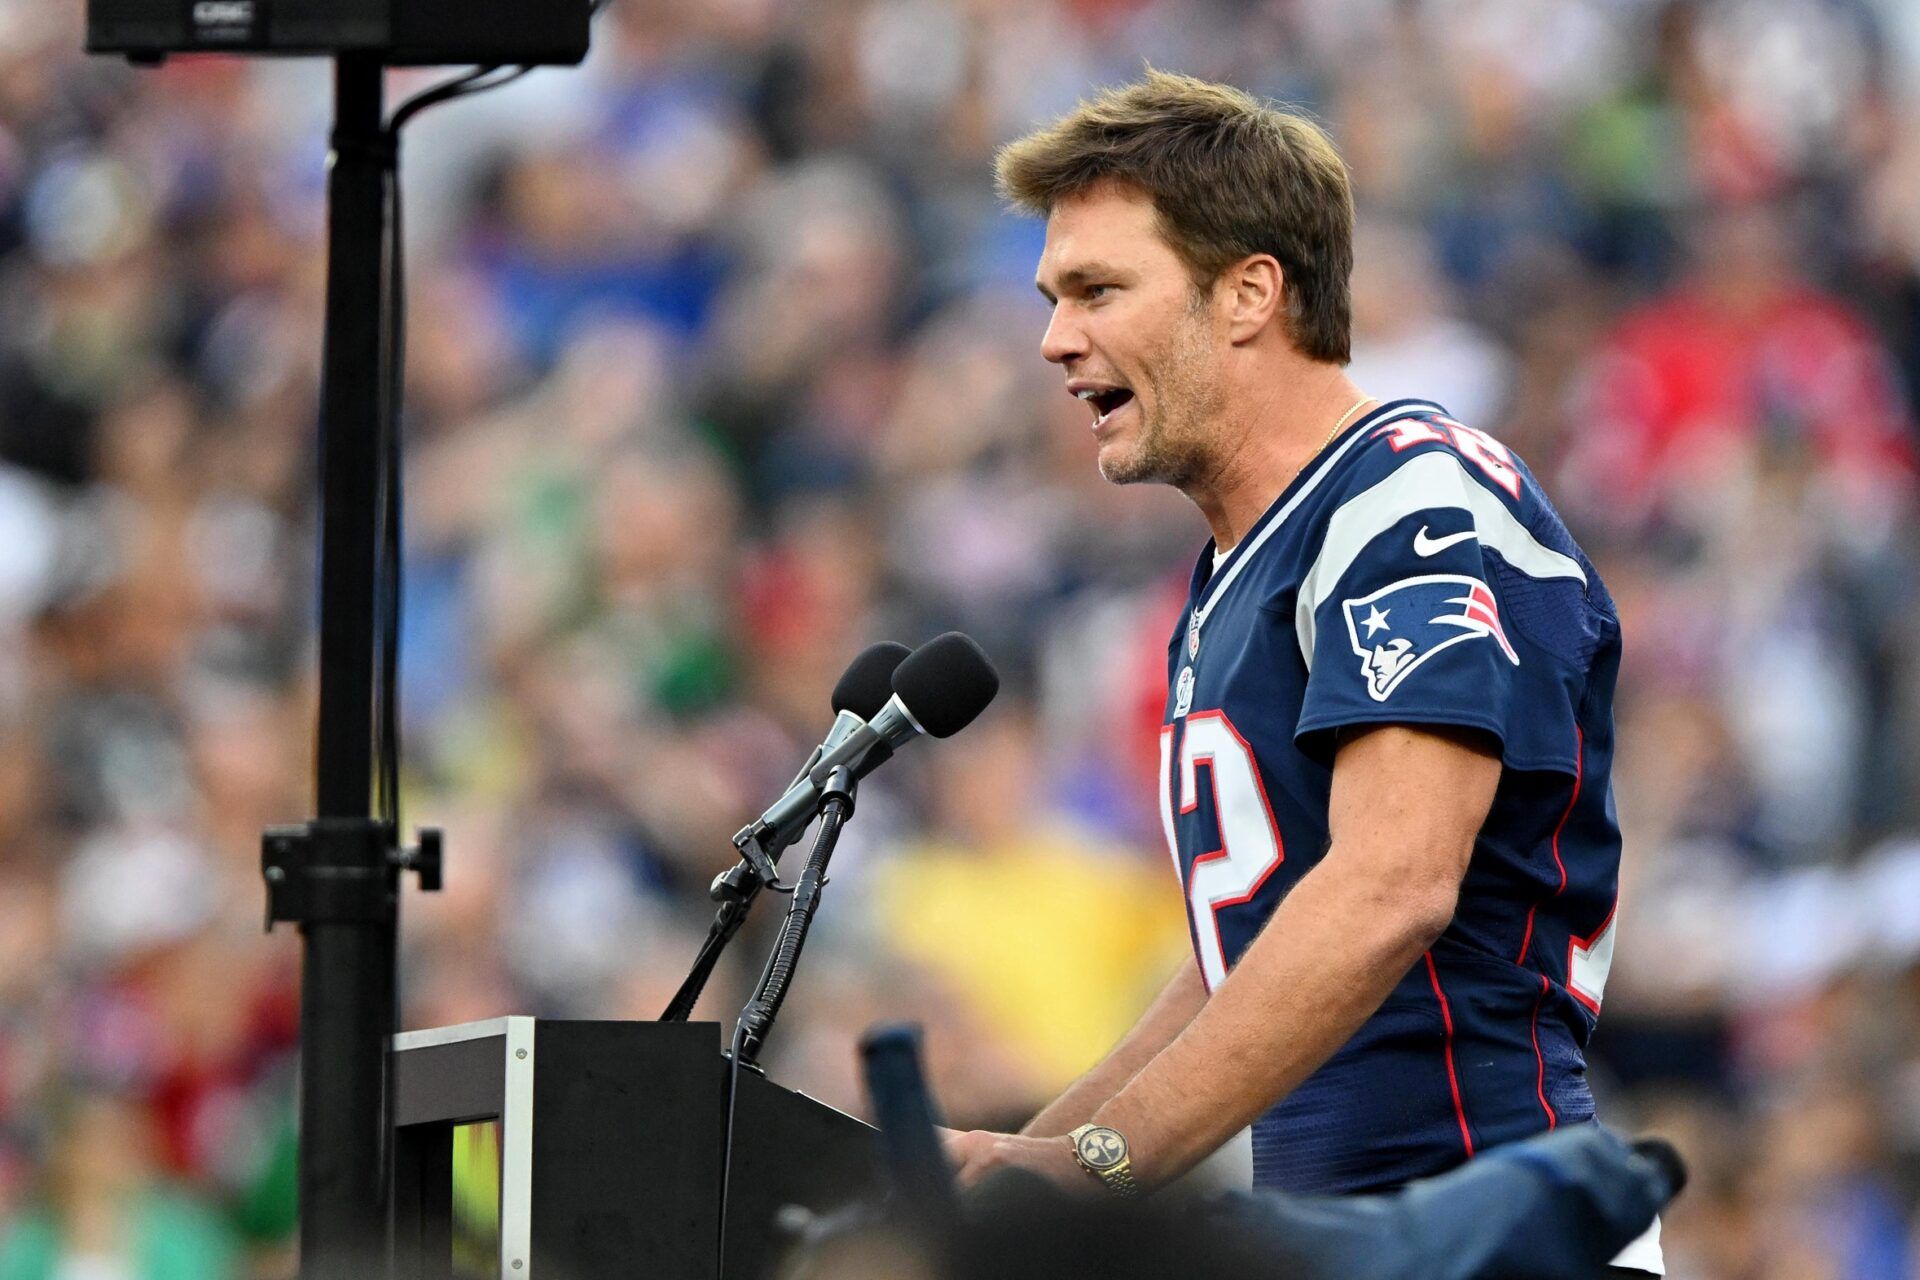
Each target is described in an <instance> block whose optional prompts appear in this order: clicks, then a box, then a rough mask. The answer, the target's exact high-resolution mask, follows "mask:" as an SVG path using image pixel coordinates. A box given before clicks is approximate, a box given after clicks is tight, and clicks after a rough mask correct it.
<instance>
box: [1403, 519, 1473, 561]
mask: <svg viewBox="0 0 1920 1280" xmlns="http://www.w3.org/2000/svg"><path fill="white" fill-rule="evenodd" d="M1479 536H1480V532H1479V530H1477V529H1467V530H1463V531H1462V532H1460V533H1450V534H1448V535H1447V536H1446V537H1444V538H1429V537H1428V536H1427V526H1425V525H1421V526H1420V532H1418V533H1416V534H1414V535H1413V553H1414V554H1415V555H1417V556H1437V555H1439V554H1440V553H1441V552H1442V551H1445V550H1446V549H1447V548H1448V547H1450V546H1452V545H1453V544H1454V543H1456V542H1467V541H1470V540H1472V539H1474V538H1478V537H1479Z"/></svg>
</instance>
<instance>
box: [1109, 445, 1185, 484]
mask: <svg viewBox="0 0 1920 1280" xmlns="http://www.w3.org/2000/svg"><path fill="white" fill-rule="evenodd" d="M1098 462H1099V467H1100V476H1101V478H1102V479H1104V480H1105V481H1106V482H1107V483H1108V484H1175V483H1177V481H1176V480H1175V479H1174V478H1173V477H1171V476H1170V475H1169V474H1168V473H1167V472H1168V469H1167V468H1166V466H1164V465H1163V463H1162V460H1161V459H1158V458H1155V457H1154V456H1153V455H1152V454H1150V453H1148V452H1147V451H1146V450H1143V449H1140V448H1137V447H1128V446H1126V445H1123V444H1121V443H1120V442H1119V441H1117V440H1115V441H1111V442H1109V443H1108V444H1106V445H1104V446H1102V447H1101V450H1100V454H1099V459H1098Z"/></svg>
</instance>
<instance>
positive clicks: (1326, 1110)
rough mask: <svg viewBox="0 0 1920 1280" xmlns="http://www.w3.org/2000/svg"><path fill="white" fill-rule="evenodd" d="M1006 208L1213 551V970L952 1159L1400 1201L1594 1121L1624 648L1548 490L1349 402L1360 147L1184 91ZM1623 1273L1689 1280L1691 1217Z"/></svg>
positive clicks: (1071, 334) (1133, 109) (1072, 377)
mask: <svg viewBox="0 0 1920 1280" xmlns="http://www.w3.org/2000/svg"><path fill="white" fill-rule="evenodd" d="M999 181H1000V186H1001V190H1002V192H1003V193H1004V194H1005V195H1006V196H1007V197H1008V198H1009V199H1010V200H1011V201H1012V202H1013V203H1014V204H1016V205H1017V206H1019V207H1021V208H1023V209H1025V210H1028V211H1030V212H1033V213H1036V214H1039V215H1041V216H1044V217H1045V218H1046V220H1047V238H1046V247H1045V250H1044V252H1043V254H1042V257H1041V260H1040V266H1039V272H1038V284H1039V288H1040V292H1041V293H1042V294H1043V295H1044V296H1045V298H1046V300H1047V302H1048V304H1049V305H1050V306H1051V308H1052V319H1051V322H1050V323H1049V325H1048V327H1047V330H1046V334H1045V337H1044V339H1043V341H1042V352H1043V354H1044V355H1045V356H1046V358H1047V359H1048V360H1050V361H1052V362H1053V363H1055V364H1057V365H1059V366H1060V367H1061V369H1062V370H1063V372H1064V373H1065V376H1066V388H1067V391H1068V392H1069V393H1070V394H1073V395H1075V396H1077V397H1078V398H1080V399H1082V400H1083V401H1085V402H1086V403H1087V404H1088V405H1089V407H1090V409H1091V412H1092V415H1093V425H1092V440H1093V444H1094V447H1095V449H1096V451H1097V457H1098V462H1099V466H1100V469H1101V472H1102V474H1104V475H1105V476H1106V478H1107V479H1108V480H1110V481H1113V482H1114V483H1118V484H1130V483H1139V482H1144V481H1157V482H1159V483H1163V484H1171V485H1173V486H1175V487H1177V488H1178V489H1180V490H1181V491H1182V492H1183V493H1185V494H1186V495H1187V496H1188V497H1189V498H1190V499H1192V500H1193V502H1194V503H1195V504H1196V505H1197V506H1198V507H1199V508H1200V510H1201V512H1202V513H1203V514H1204V516H1205V517H1206V520H1207V523H1208V524H1209V525H1210V526H1211V528H1212V531H1213V540H1212V543H1211V544H1210V545H1209V546H1208V547H1207V549H1206V550H1205V551H1204V552H1203V553H1202V554H1201V556H1200V557H1199V560H1198V563H1196V565H1195V566H1194V571H1193V576H1192V583H1191V589H1190V594H1189V599H1188V604H1187V608H1186V610H1185V612H1184V614H1183V615H1182V617H1181V619H1180V621H1179V624H1178V626H1177V627H1176V628H1175V630H1174V634H1173V637H1172V640H1171V643H1170V644H1169V646H1168V651H1167V658H1168V662H1167V674H1168V685H1169V688H1168V694H1167V706H1166V716H1165V726H1164V728H1162V730H1161V732H1160V759H1161V771H1160V794H1159V803H1160V811H1161V817H1162V819H1163V821H1164V824H1165V828H1166V836H1167V840H1168V843H1169V845H1170V847H1171V849H1172V853H1173V860H1174V863H1175V865H1176V868H1177V870H1178V872H1179V876H1180V883H1181V885H1182V887H1183V889H1184V891H1185V895H1186V899H1187V905H1188V915H1189V924H1190V926H1191V929H1192V933H1193V945H1194V954H1195V957H1196V961H1197V963H1196V964H1195V965H1193V966H1191V967H1189V968H1183V970H1182V972H1181V973H1179V974H1178V975H1176V976H1175V977H1174V979H1173V980H1172V982H1171V983H1170V984H1169V985H1168V987H1167V988H1166V990H1165V991H1164V992H1163V993H1162V994H1161V996H1160V997H1159V998H1158V1000H1157V1001H1156V1002H1155V1003H1154V1005H1153V1006H1152V1008H1150V1009H1149V1010H1148V1012H1147V1013H1146V1014H1145V1015H1144V1016H1143V1018H1142V1019H1141V1021H1140V1023H1139V1024H1138V1025H1137V1026H1136V1027H1135V1029H1134V1030H1133V1031H1132V1032H1131V1033H1129V1034H1128V1036H1127V1037H1126V1038H1125V1039H1123V1040H1122V1042H1121V1043H1120V1044H1119V1045H1118V1046H1117V1047H1116V1048H1115V1049H1114V1051H1113V1053H1112V1054H1111V1055H1110V1056H1109V1057H1108V1058H1107V1059H1106V1060H1105V1061H1103V1062H1102V1063H1101V1064H1100V1065H1099V1066H1097V1067H1095V1068H1094V1069H1093V1070H1092V1071H1091V1072H1089V1073H1088V1074H1087V1075H1086V1076H1085V1077H1084V1078H1083V1079H1081V1080H1080V1081H1079V1082H1077V1083H1076V1084H1074V1085H1073V1086H1072V1087H1071V1088H1069V1089H1068V1090H1067V1092H1066V1093H1065V1094H1063V1095H1062V1096H1061V1097H1060V1098H1059V1099H1058V1100H1057V1101H1055V1102H1054V1103H1053V1104H1052V1105H1050V1106H1048V1107H1047V1108H1046V1109H1045V1110H1044V1111H1042V1112H1041V1114H1040V1115H1038V1116H1037V1117H1035V1118H1034V1120H1033V1122H1032V1123H1031V1124H1029V1125H1028V1126H1027V1128H1026V1130H1025V1131H1024V1132H1023V1133H1021V1134H1019V1135H1009V1134H990V1133H983V1132H976V1133H968V1134H962V1135H956V1136H955V1137H953V1138H952V1139H951V1140H950V1147H951V1152H952V1154H953V1156H954V1157H955V1159H956V1161H957V1162H958V1163H959V1165H960V1167H961V1177H962V1179H963V1181H976V1180H978V1179H979V1178H981V1177H983V1176H985V1175H986V1174H988V1173H990V1172H992V1171H994V1170H996V1169H999V1168H1003V1167H1007V1166H1019V1167H1025V1168H1028V1169H1032V1170H1035V1171H1038V1172H1040V1173H1042V1174H1045V1175H1047V1176H1050V1177H1053V1178H1055V1179H1056V1180H1058V1181H1060V1182H1061V1183H1063V1184H1065V1185H1069V1186H1073V1185H1079V1186H1083V1187H1096V1188H1097V1187H1098V1185H1099V1184H1100V1183H1102V1182H1104V1183H1106V1184H1107V1185H1108V1186H1109V1187H1111V1188H1112V1189H1115V1190H1118V1191H1123V1192H1124V1191H1130V1190H1133V1189H1136V1188H1140V1187H1146V1188H1151V1187H1154V1186H1157V1185H1160V1184H1163V1183H1165V1182H1168V1181H1170V1180H1172V1179H1174V1178H1177V1177H1179V1176H1180V1175H1181V1174H1183V1173H1185V1172H1186V1171H1187V1170H1188V1169H1190V1168H1192V1167H1193V1166H1194V1165H1195V1164H1197V1163H1198V1162H1199V1161H1201V1160H1202V1159H1204V1158H1205V1157H1206V1156H1207V1155H1208V1154H1209V1153H1211V1152H1212V1151H1214V1150H1215V1149H1216V1148H1218V1147H1219V1146H1220V1145H1222V1144H1223V1143H1225V1142H1226V1141H1227V1140H1228V1139H1229V1138H1231V1137H1232V1136H1233V1135H1234V1134H1236V1133H1237V1132H1238V1131H1240V1130H1241V1129H1243V1128H1245V1127H1247V1126H1249V1125H1251V1126H1252V1129H1253V1155H1254V1180H1255V1186H1256V1187H1260V1188H1273V1189H1276V1190H1284V1191H1289V1192H1295V1193H1303V1194H1326V1193H1343V1194H1344V1193H1357V1192H1369V1191H1381V1190H1387V1189H1391V1188H1394V1187H1398V1186H1400V1185H1403V1184H1405V1183H1407V1182H1409V1181H1411V1180H1414V1179H1419V1178H1425V1177H1428V1176H1431V1175H1434V1174H1438V1173H1441V1172H1444V1171H1446V1170H1448V1169H1450V1168H1453V1167H1454V1166H1457V1165H1459V1164H1460V1163H1462V1162H1463V1161H1465V1160H1468V1159H1470V1158H1471V1157H1472V1156H1473V1155H1474V1153H1475V1152H1476V1151H1480V1150H1484V1149H1486V1148H1488V1147H1491V1146H1495V1145H1497V1144H1501V1143H1506V1142H1512V1141H1514V1140H1516V1139H1520V1138H1524V1137H1528V1136H1531V1135H1533V1134H1537V1133H1543V1132H1545V1131H1548V1130H1551V1129H1555V1128H1558V1127H1562V1126H1566V1125H1576V1124H1583V1123H1587V1122H1590V1121H1591V1120H1592V1119H1593V1113H1594V1107H1593V1097H1592V1094H1591V1093H1590V1091H1589V1089H1588V1086H1587V1081H1586V1077H1585V1062H1584V1058H1583V1049H1584V1046H1585V1045H1586V1043H1587V1041H1588V1039H1589V1037H1590V1036H1591V1035H1592V1032H1593V1028H1594V1023H1595V1018H1596V1016H1597V1014H1598V1013H1599V1010H1600V1003H1601V998H1602V994H1603V991H1604V987H1605V983H1606V974H1607V968H1608V964H1609V962H1610V959H1611V955H1612V949H1613V937H1614V904H1615V898H1616V892H1617V886H1618V880H1619V862H1620V836H1619V830H1618V827H1617V825H1616V822H1615V820H1614V810H1613V795H1612V787H1611V781H1610V776H1609V775H1610V770H1611V765H1612V756H1613V711H1612V699H1613V685H1614V679H1615V675H1616V672H1617V669H1618V664H1619V656H1620V633H1619V625H1618V622H1617V621H1616V619H1615V616H1614V609H1613V604H1612V602H1611V600H1610V599H1609V597H1608V595H1607V592H1606V589H1605V587H1604V586H1603V585H1602V584H1601V582H1600V579H1599V577H1598V575H1597V574H1595V572H1594V570H1593V566H1592V565H1591V564H1590V563H1589V562H1588V561H1587V559H1586V557H1585V556H1584V555H1582V554H1581V552H1580V549H1579V548H1578V547H1577V546H1576V545H1575V544H1574V542H1573V539H1572V538H1571V537H1570V536H1569V535H1568V533H1567V531H1566V529H1565V527H1564V526H1563V525H1562V524H1561V521H1560V518H1559V516H1558V515H1557V514H1556V513H1555V511H1554V509H1553V507H1552V505H1551V504H1550V503H1549V502H1548V500H1547V497H1546V495H1545V494H1544V493H1543V492H1542V491H1541V489H1540V487H1539V485H1538V483H1537V482H1536V481H1535V479H1534V477H1533V476H1532V474H1531V473H1530V472H1529V471H1528V470H1527V468H1526V466H1525V464H1524V463H1522V462H1521V461H1520V460H1519V459H1518V458H1516V457H1515V456H1514V455H1513V454H1512V453H1511V452H1510V451H1509V450H1508V449H1507V448H1506V447H1505V446H1503V445H1502V444H1500V442H1499V441H1497V440H1495V439H1494V438H1493V437H1491V436H1489V435H1487V434H1486V433H1485V432H1483V431H1481V430H1479V429H1477V428H1475V427H1474V426H1472V425H1469V424H1465V423H1461V422H1457V421H1455V420H1454V419H1452V418H1451V417H1450V416H1448V414H1447V412H1446V410H1445V408H1444V407H1443V406H1441V405H1437V404H1433V403H1430V402H1426V401H1421V400H1394V401H1390V402H1382V401H1380V400H1377V399H1374V398H1372V397H1371V396H1369V395H1368V394H1367V393H1366V392H1365V391H1363V390H1361V389H1360V388H1358V387H1356V386H1354V385H1353V383H1352V382H1351V381H1350V380H1349V379H1348V378H1347V376H1346V372H1345V366H1346V363H1347V360H1348V342H1349V301H1348V276H1349V273H1350V270H1351V265H1352V230H1353V204H1352V197H1351V193H1350V189H1349V185H1348V178H1347V172H1346V168H1345V166H1344V165H1343V163H1342V162H1341V160H1340V158H1339V156H1338V154H1337V153H1336V152H1335V150H1334V149H1333V146H1332V144H1331V143H1330V142H1329V140H1328V139H1327V137H1326V135H1325V134H1324V133H1322V132H1321V131H1320V130H1319V129H1318V128H1317V127H1315V126H1314V125H1313V124H1312V123H1310V122H1308V121H1306V120H1304V119H1302V118H1300V117H1297V116H1293V115H1290V114H1287V113H1284V112H1281V111H1277V110H1273V109H1271V108H1268V107H1266V106H1264V105H1262V104H1261V103H1259V102H1258V101H1256V100H1255V99H1253V98H1251V97H1249V96H1247V95H1245V94H1243V93H1240V92H1239V91H1237V90H1234V89H1230V88H1227V87H1224V86H1219V85H1212V84H1207V83H1204V82H1201V81H1197V80H1192V79H1188V78H1185V77H1180V76H1173V75H1166V74H1162V73H1157V72H1150V73H1149V74H1148V76H1147V78H1146V79H1145V80H1144V81H1143V82H1141V83H1138V84H1134V85H1130V86H1126V87H1124V88H1120V89H1116V90H1110V91H1107V92H1105V93H1103V94H1101V95H1099V96H1098V97H1096V98H1094V99H1093V100H1091V101H1089V102H1087V103H1083V104H1082V105H1081V106H1080V108H1079V109H1078V110H1076V111H1075V112H1074V113H1073V114H1071V115H1069V116H1068V117H1066V118H1065V119H1063V120H1061V121H1059V122H1058V123H1056V124H1054V125H1053V126H1051V127H1049V128H1046V129H1044V130H1041V131H1039V132H1037V133H1035V134H1032V135H1030V136H1028V137H1026V138H1024V139H1021V140H1020V141H1018V142H1015V143H1013V144H1011V145H1009V146H1008V147H1007V148H1005V149H1004V150H1003V152H1002V153H1001V156H1000V160H999ZM1062 909H1063V910H1064V909H1071V904H1062ZM1062 1135H1065V1139H1064V1140H1063V1137H1062ZM1618 1265H1619V1266H1621V1267H1625V1268H1627V1269H1628V1272H1627V1273H1629V1274H1631V1273H1632V1272H1636V1271H1637V1272H1653V1273H1659V1272H1660V1271H1661V1269H1662V1267H1661V1261H1660V1251H1659V1245H1658V1237H1657V1227H1656V1230H1655V1232H1653V1233H1650V1235H1649V1237H1647V1238H1643V1239H1642V1240H1641V1241H1638V1242H1636V1243H1635V1245H1634V1246H1632V1247H1631V1248H1629V1249H1628V1250H1627V1252H1625V1253H1623V1254H1622V1255H1621V1257H1620V1259H1619V1260H1618Z"/></svg>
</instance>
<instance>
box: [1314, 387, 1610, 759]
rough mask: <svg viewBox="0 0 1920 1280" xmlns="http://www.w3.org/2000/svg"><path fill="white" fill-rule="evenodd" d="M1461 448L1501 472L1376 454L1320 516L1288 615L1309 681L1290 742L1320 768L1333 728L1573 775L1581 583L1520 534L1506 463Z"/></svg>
mask: <svg viewBox="0 0 1920 1280" xmlns="http://www.w3.org/2000/svg"><path fill="white" fill-rule="evenodd" d="M1453 425H1455V426H1457V424H1453ZM1473 439H1474V440H1475V441H1476V442H1477V443H1478V444H1479V445H1480V447H1481V449H1482V450H1483V451H1492V450H1497V451H1498V454H1497V455H1495V454H1493V453H1491V452H1489V455H1488V463H1491V464H1500V465H1488V464H1487V463H1479V462H1476V461H1475V460H1473V459H1470V458H1463V457H1462V455H1461V454H1460V453H1459V452H1456V451H1455V450H1454V449H1453V448H1451V447H1447V446H1433V445H1429V446H1428V447H1425V448H1421V449H1419V450H1418V451H1417V452H1414V453H1412V454H1410V455H1409V456H1405V457H1400V456H1397V455H1395V454H1394V453H1392V452H1391V451H1388V450H1387V449H1386V448H1385V446H1384V445H1382V446H1381V451H1380V456H1377V457H1376V458H1374V459H1373V460H1372V461H1371V464H1370V465H1369V464H1368V463H1363V464H1362V465H1361V466H1360V467H1357V468H1356V472H1357V473H1358V474H1357V475H1356V477H1355V479H1354V480H1353V481H1351V482H1350V483H1349V485H1348V486H1347V491H1346V492H1344V493H1342V494H1340V495H1339V498H1338V500H1337V504H1336V505H1334V506H1333V509H1332V512H1331V514H1330V516H1329V517H1328V521H1327V527H1326V533H1325V537H1324V539H1323V541H1322V543H1321V545H1320V548H1319V550H1318V553H1317V555H1316V558H1315V560H1314V562H1313V563H1312V565H1311V566H1310V567H1309V568H1308V570H1307V572H1306V574H1305V575H1304V577H1303V578H1302V580H1301V585H1300V588H1299V591H1298V595H1297V597H1296V599H1295V601H1294V619H1293V621H1294V630H1295V634H1296V636H1297V638H1298V640H1299V643H1300V651H1301V656H1302V658H1303V659H1304V660H1305V662H1306V665H1307V672H1308V675H1307V689H1306V695H1305V699H1304V702H1303V705H1302V708H1301V716H1300V722H1299V726H1298V729H1297V731H1296V741H1297V742H1298V744H1299V745H1300V747H1301V749H1302V750H1303V751H1305V752H1306V753H1307V754H1308V755H1310V756H1312V757H1314V758H1315V759H1318V760H1321V761H1322V762H1330V761H1331V759H1332V756H1333V750H1334V745H1335V740H1336V736H1337V732H1338V730H1340V729H1341V728H1343V727H1346V726H1350V725H1367V724H1411V725H1447V726H1453V727H1458V728H1465V729H1475V730H1479V731H1482V732H1484V733H1485V734H1487V735H1489V736H1490V737H1491V738H1493V739H1494V740H1496V741H1497V742H1498V743H1499V747H1500V751H1501V755H1502V759H1503V761H1504V762H1505V763H1506V764H1507V766H1508V767H1510V768H1515V769H1553V770H1559V771H1563V772H1567V773H1572V772H1574V771H1575V769H1576V768H1577V767H1578V765H1577V761H1578V758H1579V751H1580V747H1579V737H1578V732H1579V731H1578V729H1577V720H1578V713H1579V706H1580V698H1581V693H1582V690H1583V688H1584V686H1585V683H1586V666H1587V665H1588V664H1587V662H1586V661H1585V658H1583V654H1584V655H1585V657H1589V658H1590V657H1591V654H1592V652H1593V649H1594V647H1595V646H1594V644H1593V643H1592V639H1593V636H1592V633H1594V632H1595V631H1596V630H1597V628H1598V625H1599V623H1598V620H1596V619H1594V618H1593V617H1592V616H1591V614H1592V611H1591V609H1590V608H1589V605H1588V602H1587V599H1586V586H1587V581H1588V570H1587V567H1586V565H1585V564H1584V562H1583V561H1582V560H1581V559H1580V558H1578V553H1577V551H1575V550H1574V548H1573V546H1572V543H1571V540H1570V539H1564V538H1561V539H1554V538H1552V537H1549V541H1559V542H1561V544H1562V545H1561V546H1558V547H1556V546H1551V545H1548V543H1547V542H1543V541H1542V539H1541V538H1540V537H1539V536H1536V534H1535V532H1534V531H1533V530H1532V529H1530V528H1529V526H1528V523H1527V522H1525V521H1524V520H1523V519H1522V514H1523V512H1525V511H1526V510H1527V509H1528V506H1529V497H1528V496H1527V494H1526V493H1525V491H1524V490H1523V485H1528V484H1531V480H1530V479H1529V478H1527V477H1525V476H1524V474H1523V472H1522V470H1521V468H1520V467H1519V466H1518V464H1517V463H1514V462H1513V460H1512V458H1511V455H1508V454H1506V453H1505V450H1504V449H1502V448H1501V447H1500V446H1499V445H1498V444H1497V442H1494V441H1493V440H1492V438H1491V437H1486V436H1482V435H1478V434H1477V433H1476V435H1475V436H1474V437H1473ZM1502 459H1504V460H1505V462H1504V463H1502V462H1501V460H1502ZM1509 485H1511V488H1509V487H1508V486H1509ZM1553 525H1554V527H1555V528H1557V527H1558V521H1557V518H1555V520H1554V521H1553ZM1569 553H1571V554H1569ZM1516 613H1517V614H1520V615H1523V618H1524V620H1525V622H1526V625H1522V626H1517V625H1515V622H1516V619H1515V615H1516ZM1556 619H1557V620H1556Z"/></svg>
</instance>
